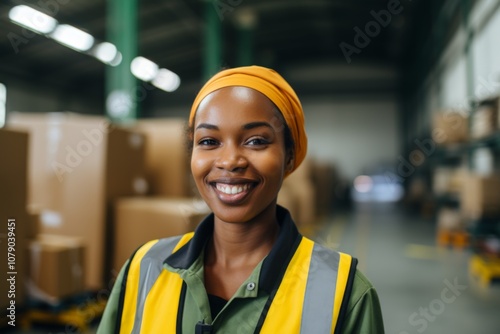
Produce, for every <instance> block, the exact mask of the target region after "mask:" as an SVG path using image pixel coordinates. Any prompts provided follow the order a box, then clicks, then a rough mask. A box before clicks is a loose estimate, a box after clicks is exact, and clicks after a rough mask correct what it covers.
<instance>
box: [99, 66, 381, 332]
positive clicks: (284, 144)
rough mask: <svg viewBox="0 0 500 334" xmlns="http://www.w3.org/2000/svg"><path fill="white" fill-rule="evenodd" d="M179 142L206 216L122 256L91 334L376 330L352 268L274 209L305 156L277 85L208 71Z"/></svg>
mask: <svg viewBox="0 0 500 334" xmlns="http://www.w3.org/2000/svg"><path fill="white" fill-rule="evenodd" d="M188 135H189V140H190V143H191V146H192V154H191V170H192V173H193V177H194V179H195V182H196V185H197V188H198V190H199V192H200V194H201V196H202V197H203V199H204V200H205V201H206V203H207V204H208V206H209V207H210V208H211V210H212V212H213V213H212V214H210V215H209V216H208V217H206V218H205V219H204V221H203V222H201V223H200V225H199V227H198V228H197V229H196V231H195V232H194V233H189V234H186V235H184V236H179V237H174V238H167V239H160V240H154V241H151V242H149V243H147V244H145V245H144V246H142V247H141V248H139V249H138V250H137V251H136V252H135V254H133V255H132V257H131V258H130V259H129V260H128V261H127V263H126V264H125V265H124V267H123V268H122V270H121V272H120V274H119V276H118V279H117V283H116V284H115V286H114V288H113V292H112V294H111V296H110V299H109V302H108V305H107V308H106V311H105V313H104V317H103V319H102V322H101V324H100V327H99V330H98V333H200V334H201V333H273V334H274V333H307V334H309V333H383V332H384V329H383V323H382V316H381V311H380V305H379V301H378V297H377V293H376V292H375V289H374V288H373V287H372V285H371V284H370V282H369V281H368V280H367V279H366V278H365V277H364V276H363V275H362V274H361V273H360V272H359V271H358V270H357V269H356V263H357V260H356V259H354V258H352V257H351V256H349V255H347V254H343V253H339V252H336V251H333V250H330V249H327V248H324V247H322V246H320V245H318V244H316V243H314V242H313V241H312V240H309V239H307V238H305V237H303V236H302V235H300V234H299V232H298V231H297V228H296V227H295V224H294V222H293V220H292V218H291V216H290V214H289V213H288V211H287V210H286V209H285V208H283V207H280V206H279V205H277V203H276V201H277V196H278V192H279V190H280V188H281V185H282V182H283V179H284V178H285V177H286V176H287V175H289V174H290V173H291V172H293V171H294V170H295V169H296V168H297V167H298V166H299V165H300V163H301V162H302V161H303V159H304V157H305V155H306V149H307V137H306V133H305V128H304V115H303V111H302V106H301V104H300V101H299V99H298V97H297V95H296V94H295V92H294V91H293V89H292V88H291V87H290V86H289V85H288V83H287V82H286V81H285V80H284V79H283V78H282V77H281V76H280V75H279V74H278V73H276V72H275V71H273V70H270V69H267V68H263V67H258V66H250V67H241V68H235V69H229V70H225V71H222V72H220V73H219V74H217V75H215V76H214V77H213V78H212V79H210V80H209V81H208V82H207V83H206V84H205V86H204V87H203V88H202V89H201V90H200V92H199V94H198V96H197V97H196V99H195V101H194V103H193V107H192V109H191V114H190V117H189V134H188Z"/></svg>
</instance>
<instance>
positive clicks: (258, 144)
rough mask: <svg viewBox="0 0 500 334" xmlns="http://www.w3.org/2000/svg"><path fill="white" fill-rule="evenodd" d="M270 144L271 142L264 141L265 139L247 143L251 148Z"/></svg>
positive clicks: (254, 139) (252, 140)
mask: <svg viewBox="0 0 500 334" xmlns="http://www.w3.org/2000/svg"><path fill="white" fill-rule="evenodd" d="M267 144H269V141H267V140H265V139H263V138H252V139H250V140H249V141H247V145H251V146H263V145H267Z"/></svg>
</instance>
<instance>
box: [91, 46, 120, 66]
mask: <svg viewBox="0 0 500 334" xmlns="http://www.w3.org/2000/svg"><path fill="white" fill-rule="evenodd" d="M93 54H94V56H95V57H96V58H97V59H99V60H100V61H102V62H103V63H105V64H111V63H112V62H113V60H115V59H116V58H117V56H118V54H119V52H118V50H117V49H116V46H114V45H113V44H111V43H109V42H102V43H100V44H98V45H97V46H96V47H95V49H94V50H93Z"/></svg>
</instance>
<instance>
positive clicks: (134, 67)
mask: <svg viewBox="0 0 500 334" xmlns="http://www.w3.org/2000/svg"><path fill="white" fill-rule="evenodd" d="M130 70H131V71H132V74H133V75H135V76H136V77H137V78H138V79H141V80H143V81H151V80H153V79H154V78H155V77H156V75H157V74H158V65H156V64H155V63H153V62H152V61H151V60H149V59H146V58H144V57H136V58H135V59H134V60H132V63H131V64H130Z"/></svg>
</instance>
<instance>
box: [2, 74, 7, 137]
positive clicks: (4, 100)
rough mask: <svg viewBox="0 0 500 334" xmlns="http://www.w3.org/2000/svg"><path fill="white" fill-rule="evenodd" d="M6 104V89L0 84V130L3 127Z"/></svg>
mask: <svg viewBox="0 0 500 334" xmlns="http://www.w3.org/2000/svg"><path fill="white" fill-rule="evenodd" d="M6 102H7V88H6V87H5V85H4V84H1V83H0V128H1V127H3V126H4V125H5V116H6V112H5V110H6V108H5V105H6Z"/></svg>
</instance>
